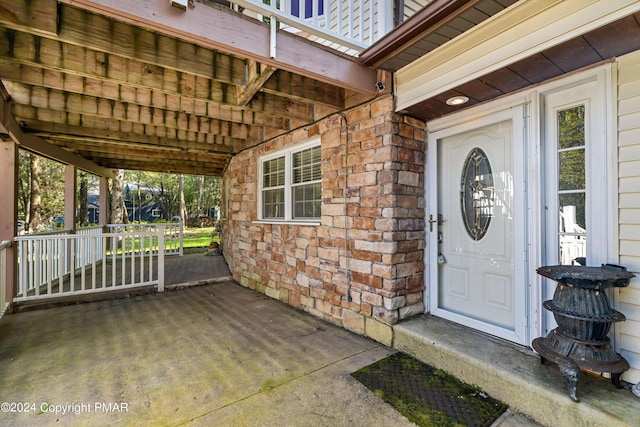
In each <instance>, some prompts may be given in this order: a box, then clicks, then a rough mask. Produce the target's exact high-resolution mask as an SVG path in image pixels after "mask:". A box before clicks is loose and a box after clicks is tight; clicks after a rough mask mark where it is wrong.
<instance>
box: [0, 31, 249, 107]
mask: <svg viewBox="0 0 640 427" xmlns="http://www.w3.org/2000/svg"><path fill="white" fill-rule="evenodd" d="M0 58H3V59H6V60H10V61H13V62H17V63H20V64H27V65H32V66H40V67H43V68H49V69H52V70H58V71H63V72H65V73H68V74H74V75H78V76H83V77H90V78H94V79H100V80H102V79H104V80H107V81H112V82H117V83H119V84H123V85H131V86H134V87H143V88H149V89H153V90H159V91H162V92H167V93H178V94H181V95H183V96H191V97H195V98H200V99H205V100H209V101H214V102H220V103H226V104H231V105H236V104H237V103H236V91H235V87H234V86H233V85H229V84H225V83H220V82H218V81H215V80H212V79H211V78H204V77H200V76H196V75H193V74H187V73H183V72H178V71H176V70H172V69H169V68H164V67H160V66H157V65H153V64H148V63H145V62H142V61H136V60H133V59H129V58H124V57H121V56H117V55H111V54H108V53H104V52H99V51H95V50H91V49H88V48H85V47H82V46H76V45H72V44H68V43H62V42H59V41H56V40H52V39H48V38H43V37H40V36H37V35H34V34H28V33H24V32H20V31H14V30H12V29H7V28H3V29H2V31H0Z"/></svg>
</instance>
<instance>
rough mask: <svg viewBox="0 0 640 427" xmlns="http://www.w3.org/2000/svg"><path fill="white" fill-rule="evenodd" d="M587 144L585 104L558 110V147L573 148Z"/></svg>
mask: <svg viewBox="0 0 640 427" xmlns="http://www.w3.org/2000/svg"><path fill="white" fill-rule="evenodd" d="M583 145H585V138H584V105H579V106H577V107H573V108H569V109H567V110H562V111H559V112H558V147H559V148H560V149H563V148H571V147H580V146H583Z"/></svg>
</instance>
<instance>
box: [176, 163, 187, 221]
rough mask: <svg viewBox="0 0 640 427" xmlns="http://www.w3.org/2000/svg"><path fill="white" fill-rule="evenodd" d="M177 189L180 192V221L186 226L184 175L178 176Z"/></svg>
mask: <svg viewBox="0 0 640 427" xmlns="http://www.w3.org/2000/svg"><path fill="white" fill-rule="evenodd" d="M178 187H179V190H178V191H179V192H180V220H181V221H182V223H183V224H186V219H187V209H186V204H185V202H184V175H178Z"/></svg>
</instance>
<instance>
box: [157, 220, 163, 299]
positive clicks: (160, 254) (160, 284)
mask: <svg viewBox="0 0 640 427" xmlns="http://www.w3.org/2000/svg"><path fill="white" fill-rule="evenodd" d="M156 231H157V233H158V292H164V227H158V228H157V230H156Z"/></svg>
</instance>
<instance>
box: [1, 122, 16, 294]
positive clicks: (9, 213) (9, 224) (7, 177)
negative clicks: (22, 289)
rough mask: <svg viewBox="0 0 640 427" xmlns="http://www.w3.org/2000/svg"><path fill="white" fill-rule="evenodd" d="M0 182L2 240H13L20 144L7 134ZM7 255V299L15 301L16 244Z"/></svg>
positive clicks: (2, 142) (4, 137) (3, 139)
mask: <svg viewBox="0 0 640 427" xmlns="http://www.w3.org/2000/svg"><path fill="white" fill-rule="evenodd" d="M0 182H2V191H0V206H2V209H0V241H5V240H13V238H14V237H15V236H16V234H17V230H18V227H17V216H18V146H17V145H16V144H15V142H14V141H13V140H12V139H11V138H10V137H9V136H8V135H5V134H0ZM6 257H7V258H6V261H7V264H6V268H7V269H6V272H5V274H6V280H7V282H6V283H7V289H6V292H5V297H6V300H5V301H7V302H9V303H13V298H14V296H15V293H16V278H17V273H16V272H17V265H18V263H17V259H18V257H17V248H16V246H15V244H14V245H12V246H11V247H9V248H7V250H6Z"/></svg>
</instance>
